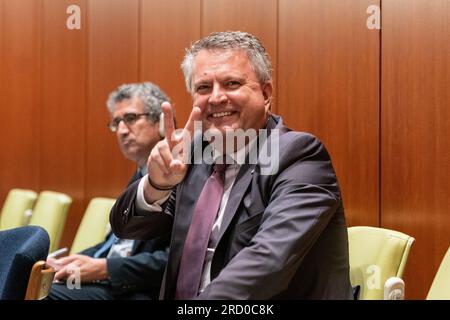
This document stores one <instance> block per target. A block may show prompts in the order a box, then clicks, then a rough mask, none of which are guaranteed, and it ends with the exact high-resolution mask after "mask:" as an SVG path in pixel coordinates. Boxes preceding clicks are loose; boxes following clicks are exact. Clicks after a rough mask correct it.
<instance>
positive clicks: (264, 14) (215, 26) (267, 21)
mask: <svg viewBox="0 0 450 320" xmlns="http://www.w3.org/2000/svg"><path fill="white" fill-rule="evenodd" d="M277 22H278V21H277V0H203V2H202V36H206V35H208V34H210V33H211V32H218V31H228V30H239V31H246V32H250V33H252V34H254V35H255V36H257V37H258V38H259V39H260V40H261V42H262V43H263V45H264V47H265V48H266V50H267V52H268V53H269V55H270V58H271V60H272V67H273V69H274V70H275V71H276V70H277ZM273 78H274V97H275V103H274V104H273V106H272V111H274V112H276V111H277V109H276V108H277V103H276V99H277V90H276V88H277V79H276V72H274V74H273Z"/></svg>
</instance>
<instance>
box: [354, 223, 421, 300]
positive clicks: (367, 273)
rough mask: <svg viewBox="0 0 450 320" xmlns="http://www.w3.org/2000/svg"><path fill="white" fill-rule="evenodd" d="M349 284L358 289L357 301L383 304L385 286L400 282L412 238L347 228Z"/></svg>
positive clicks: (402, 234)
mask: <svg viewBox="0 0 450 320" xmlns="http://www.w3.org/2000/svg"><path fill="white" fill-rule="evenodd" d="M348 239H349V255H350V280H351V283H352V286H354V287H356V286H360V294H359V299H360V300H383V297H384V284H385V282H386V280H387V279H389V278H391V277H399V278H401V277H402V275H403V271H404V269H405V265H406V261H407V260H408V254H409V251H410V249H411V246H412V243H413V242H414V238H413V237H410V236H408V235H406V234H404V233H401V232H398V231H393V230H389V229H383V228H375V227H365V226H358V227H350V228H348Z"/></svg>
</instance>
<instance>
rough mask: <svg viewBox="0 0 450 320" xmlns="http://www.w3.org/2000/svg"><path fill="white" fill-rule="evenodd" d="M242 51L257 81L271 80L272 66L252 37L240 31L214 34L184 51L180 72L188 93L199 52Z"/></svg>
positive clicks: (258, 42)
mask: <svg viewBox="0 0 450 320" xmlns="http://www.w3.org/2000/svg"><path fill="white" fill-rule="evenodd" d="M216 49H219V50H243V51H245V52H246V53H247V56H248V58H249V59H250V62H251V64H252V68H253V70H254V71H255V72H256V75H257V76H258V79H259V81H260V82H261V83H262V84H263V83H266V82H269V81H270V80H271V79H272V64H271V62H270V57H269V55H268V54H267V52H266V49H265V48H264V46H263V45H262V44H261V42H260V41H259V39H258V38H256V37H255V36H254V35H252V34H250V33H247V32H242V31H225V32H214V33H211V34H210V35H209V36H206V37H205V38H203V39H200V40H198V41H196V42H194V44H192V45H191V47H190V48H187V49H186V54H185V56H184V59H183V62H182V63H181V70H182V71H183V74H184V81H185V83H186V88H187V90H188V92H190V93H192V92H193V88H192V70H193V68H194V58H195V56H196V55H197V54H198V53H199V52H200V51H201V50H216Z"/></svg>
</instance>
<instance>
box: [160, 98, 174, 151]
mask: <svg viewBox="0 0 450 320" xmlns="http://www.w3.org/2000/svg"><path fill="white" fill-rule="evenodd" d="M161 108H162V111H163V113H164V130H165V136H166V140H167V142H168V143H169V146H170V148H171V149H172V147H173V145H174V144H175V141H172V134H173V132H174V131H175V121H174V120H173V111H172V106H171V105H170V103H169V102H167V101H166V102H163V103H162V104H161Z"/></svg>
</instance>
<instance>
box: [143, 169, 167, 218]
mask: <svg viewBox="0 0 450 320" xmlns="http://www.w3.org/2000/svg"><path fill="white" fill-rule="evenodd" d="M146 179H147V175H145V176H144V177H143V178H142V179H141V181H139V185H138V189H137V194H136V206H137V208H138V209H140V210H143V211H149V212H150V211H151V212H162V211H163V210H162V208H161V205H162V204H163V203H164V202H166V201H167V199H169V197H170V193H169V194H168V195H166V196H164V197H163V198H161V199H159V200H157V201H155V202H153V203H152V204H149V203H147V201H145V198H144V182H145V180H146Z"/></svg>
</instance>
